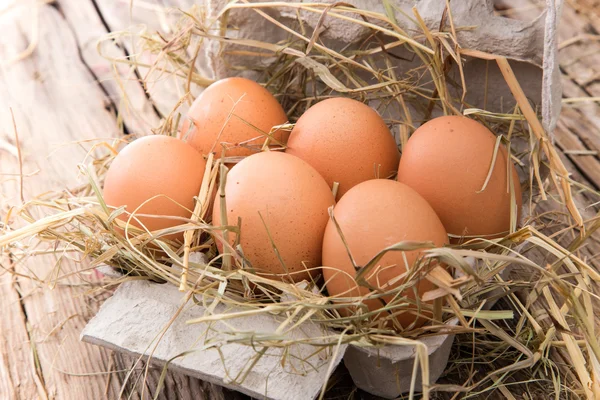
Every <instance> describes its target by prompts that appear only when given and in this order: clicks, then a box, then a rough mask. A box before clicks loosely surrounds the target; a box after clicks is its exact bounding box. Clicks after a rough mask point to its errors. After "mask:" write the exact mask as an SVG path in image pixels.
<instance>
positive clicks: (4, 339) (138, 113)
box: [0, 0, 230, 400]
mask: <svg viewBox="0 0 600 400" xmlns="http://www.w3.org/2000/svg"><path fill="white" fill-rule="evenodd" d="M0 4H1V3H0ZM0 18H1V19H0V26H2V28H3V35H2V37H1V38H0V62H1V67H0V68H1V70H0V93H2V96H0V142H1V143H2V146H1V148H2V150H1V154H0V172H1V174H2V178H1V185H2V189H1V199H2V207H3V208H2V210H3V212H2V220H3V222H4V220H5V219H6V218H7V217H8V215H7V211H8V210H9V207H10V206H11V205H16V204H18V203H19V202H20V179H19V163H18V158H17V152H16V148H17V147H16V142H15V136H14V133H13V129H12V120H11V114H10V108H12V109H13V110H14V114H15V119H16V123H17V126H18V132H19V138H20V148H21V150H22V157H23V173H24V175H25V178H24V182H23V192H24V197H25V199H26V200H27V199H31V198H32V197H33V196H34V195H37V194H39V193H41V192H44V191H46V190H50V189H57V188H62V187H69V186H73V185H74V184H75V183H76V182H77V181H78V177H77V168H76V167H77V163H79V162H80V161H81V160H82V159H83V157H84V156H85V154H86V151H87V149H89V148H90V147H91V145H92V142H90V143H83V144H82V145H81V146H80V145H77V144H75V142H78V141H82V140H83V141H85V140H88V139H105V140H106V139H110V138H116V137H119V136H120V135H121V132H120V131H119V128H118V126H117V123H116V107H119V106H120V104H119V96H118V95H117V93H118V92H117V90H118V88H117V87H116V86H115V85H114V83H112V82H110V81H108V80H107V78H109V77H111V73H110V70H109V69H108V67H107V65H104V64H103V63H102V60H101V59H100V58H99V57H98V56H97V55H96V54H95V42H96V41H97V39H98V38H99V37H101V36H102V35H105V34H106V33H107V30H106V27H105V26H104V25H103V23H102V18H101V17H100V15H99V14H98V13H97V12H96V8H95V7H94V3H93V2H91V1H87V0H86V1H79V0H78V1H74V0H73V1H60V2H58V3H56V4H54V5H48V4H42V3H41V2H39V1H38V2H34V1H31V2H25V1H24V2H18V3H15V6H13V7H12V9H9V10H8V11H4V12H3V13H2V15H1V16H0ZM36 31H37V32H36ZM35 41H37V46H36V47H35V51H34V52H33V53H32V54H31V55H30V56H28V57H25V58H24V59H23V60H21V61H19V62H10V61H11V60H13V59H14V58H15V57H16V56H18V54H20V53H21V52H22V51H24V50H25V49H26V48H27V47H28V46H29V44H30V43H32V42H35ZM118 50H119V49H118V48H116V47H114V48H113V49H112V51H114V52H116V51H118ZM121 55H123V54H121ZM127 73H128V71H124V72H123V75H122V77H125V78H126V77H127V75H126V74H127ZM128 82H129V83H128V84H127V86H126V87H127V89H128V93H129V96H130V99H133V101H132V102H133V104H134V108H133V109H132V112H130V113H128V112H124V113H123V114H124V123H125V127H126V128H125V130H126V131H135V132H137V133H141V134H143V133H144V132H147V131H148V130H149V128H150V127H151V126H155V125H156V122H157V121H158V117H157V115H156V113H155V112H154V110H153V108H152V105H151V103H150V102H149V101H148V99H147V98H146V96H145V95H144V91H143V89H142V88H141V86H140V85H139V83H138V82H137V81H136V80H135V79H133V80H130V81H128ZM135 85H137V87H136V86H135ZM8 219H9V220H10V218H8ZM57 262H58V260H57V258H56V257H55V256H39V257H36V258H35V259H33V260H29V261H27V262H24V263H19V262H17V260H9V259H2V270H1V272H0V274H1V276H0V283H1V286H0V306H1V307H2V310H3V318H1V319H0V320H1V322H0V349H1V350H2V358H0V398H1V399H13V398H14V399H36V398H42V399H43V398H50V399H77V400H79V399H102V398H108V399H117V398H119V397H120V393H121V388H122V386H123V382H124V380H125V378H126V374H127V370H128V369H129V368H130V367H131V366H132V365H133V363H134V362H135V361H136V360H135V359H131V358H129V357H124V356H122V355H120V354H117V353H112V352H110V351H107V350H105V349H102V348H100V347H97V346H91V345H87V344H83V343H81V342H80V341H79V334H80V332H81V329H82V328H83V326H84V325H85V323H86V321H87V320H88V319H89V318H90V317H91V316H92V315H93V314H94V313H95V311H96V310H97V308H98V306H99V304H100V302H101V300H102V299H103V298H104V297H105V296H104V295H103V294H102V293H99V294H97V295H95V296H89V295H88V294H87V293H86V292H84V289H82V288H81V287H80V286H78V285H77V283H78V282H81V279H84V280H86V281H93V280H94V279H95V278H94V275H93V274H85V273H83V274H79V275H78V276H72V277H71V278H69V279H68V280H66V281H63V282H62V283H61V284H60V285H59V286H57V287H56V288H54V290H51V291H50V290H47V289H46V290H39V289H40V288H39V285H38V284H37V283H36V282H35V281H33V280H30V279H26V278H15V277H13V275H12V274H11V273H9V272H8V271H7V270H9V269H11V268H12V269H14V270H15V271H17V272H24V271H26V270H27V271H29V273H31V271H33V272H35V274H36V275H37V276H38V277H39V278H40V279H46V278H48V274H49V273H50V271H51V270H53V269H54V265H55V264H56V263H57ZM60 262H61V270H60V274H61V275H67V274H69V273H70V272H72V271H75V270H76V269H82V268H85V266H86V264H85V263H84V264H80V263H79V264H78V263H76V262H73V261H70V260H68V259H67V258H64V259H62V260H60ZM85 290H87V288H86V289H85ZM143 371H144V364H140V365H139V367H138V368H137V369H136V370H135V372H134V373H133V374H132V376H131V377H130V381H129V382H130V383H129V384H127V385H125V389H124V392H123V395H122V397H124V398H132V399H136V398H142V393H145V395H144V396H143V397H144V398H151V396H152V395H154V392H155V388H156V385H157V382H158V378H159V375H160V370H156V369H154V368H151V369H150V374H149V375H150V376H149V380H147V381H146V382H143V380H142V379H139V377H140V375H141V374H142V373H143ZM224 393H225V392H224V391H223V389H221V388H220V387H218V386H213V385H209V384H205V383H203V382H200V381H198V380H194V379H190V378H188V377H186V376H183V375H179V374H169V375H168V377H167V380H166V388H165V390H164V391H163V393H162V394H161V396H160V398H162V399H202V398H206V399H208V398H210V399H213V398H224V397H225V394H224ZM228 397H230V396H228Z"/></svg>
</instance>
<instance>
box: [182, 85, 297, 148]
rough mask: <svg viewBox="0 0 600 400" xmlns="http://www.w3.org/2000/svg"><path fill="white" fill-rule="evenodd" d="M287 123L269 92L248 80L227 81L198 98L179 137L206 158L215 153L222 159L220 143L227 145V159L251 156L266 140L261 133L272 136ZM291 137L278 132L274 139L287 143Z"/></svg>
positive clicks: (210, 87)
mask: <svg viewBox="0 0 600 400" xmlns="http://www.w3.org/2000/svg"><path fill="white" fill-rule="evenodd" d="M230 113H232V116H231V117H230V118H229V114H230ZM228 118H229V121H228V120H227V119H228ZM190 119H191V120H193V122H194V128H193V129H190ZM286 122H287V116H286V115H285V112H284V110H283V108H282V107H281V104H279V102H278V101H277V99H276V98H275V97H274V96H273V95H272V94H271V93H270V92H269V91H268V90H267V89H265V88H263V87H262V86H261V85H259V84H258V83H256V82H254V81H251V80H249V79H245V78H227V79H222V80H220V81H217V82H215V83H213V84H212V85H210V86H209V87H208V88H206V90H205V91H204V92H202V94H201V95H200V96H198V97H197V98H196V100H195V101H194V102H193V104H192V105H191V107H190V109H189V110H188V113H187V118H186V119H185V121H184V123H183V124H182V128H181V130H180V132H179V138H181V139H184V140H186V141H187V142H188V143H189V144H190V145H191V146H192V147H194V148H195V149H196V150H198V151H199V152H200V153H201V154H203V155H207V154H208V153H210V152H214V153H215V154H216V157H220V156H221V153H222V150H223V147H222V146H221V143H226V145H227V150H226V153H225V155H226V156H227V157H240V156H249V155H251V154H254V153H256V152H258V151H260V150H261V148H262V146H263V144H264V142H265V139H266V138H267V136H265V135H264V134H263V133H262V132H264V133H269V131H270V130H271V128H272V127H273V126H276V125H281V124H285V123H286ZM257 128H258V129H257ZM261 131H262V132H261ZM288 135H289V134H288V133H287V132H284V131H277V132H275V133H274V135H273V136H274V137H275V138H276V139H277V140H279V141H282V142H283V143H285V141H286V140H287V136H288ZM271 144H275V143H274V142H271Z"/></svg>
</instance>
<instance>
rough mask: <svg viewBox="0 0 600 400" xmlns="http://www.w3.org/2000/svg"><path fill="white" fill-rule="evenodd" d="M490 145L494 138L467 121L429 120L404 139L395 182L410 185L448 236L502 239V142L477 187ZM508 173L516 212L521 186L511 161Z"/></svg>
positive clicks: (505, 198) (506, 218)
mask: <svg viewBox="0 0 600 400" xmlns="http://www.w3.org/2000/svg"><path fill="white" fill-rule="evenodd" d="M495 143H496V136H495V135H494V134H493V133H492V132H490V131H489V130H488V129H487V128H486V127H485V126H483V125H481V124H480V123H478V122H476V121H474V120H472V119H469V118H465V117H460V116H448V117H440V118H435V119H433V120H431V121H429V122H427V123H426V124H424V125H423V126H421V127H420V128H419V129H417V130H416V131H415V133H414V134H413V135H412V136H411V138H410V139H409V140H408V142H407V144H406V147H405V148H404V151H403V153H402V159H401V160H400V166H399V170H398V181H399V182H402V183H405V184H407V185H408V186H410V187H412V188H413V189H415V190H416V191H417V192H418V193H419V194H420V195H421V196H423V197H424V198H425V200H427V201H428V202H429V204H431V206H432V207H433V209H434V210H435V211H436V213H437V214H438V215H439V217H440V219H441V220H442V222H443V224H444V226H445V227H446V231H447V232H448V233H449V234H451V235H453V236H466V237H486V238H496V237H502V236H504V235H505V234H507V233H508V231H509V229H510V215H511V197H510V192H509V190H508V187H509V186H508V182H507V181H508V174H507V171H508V168H507V151H506V148H505V147H504V146H503V145H500V147H499V151H498V153H497V157H496V162H495V163H494V166H493V169H492V175H491V178H490V180H489V182H488V183H487V185H486V186H485V190H483V191H481V189H482V188H483V186H484V182H485V180H486V176H487V175H488V172H489V171H490V166H491V165H492V157H493V153H494V146H495ZM510 171H511V174H512V181H513V182H514V186H513V187H514V195H515V199H516V204H517V208H516V210H518V211H520V210H521V204H522V199H521V186H520V184H519V176H518V175H517V171H516V169H515V167H514V165H513V163H512V162H510ZM517 221H518V219H517ZM458 240H459V239H458V238H454V239H453V241H458Z"/></svg>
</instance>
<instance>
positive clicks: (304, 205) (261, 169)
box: [212, 151, 334, 282]
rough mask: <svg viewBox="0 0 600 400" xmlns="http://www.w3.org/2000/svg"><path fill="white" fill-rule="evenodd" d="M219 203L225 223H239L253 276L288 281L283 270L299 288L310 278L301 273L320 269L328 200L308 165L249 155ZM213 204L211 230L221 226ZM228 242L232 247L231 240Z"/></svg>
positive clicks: (318, 177) (330, 198)
mask: <svg viewBox="0 0 600 400" xmlns="http://www.w3.org/2000/svg"><path fill="white" fill-rule="evenodd" d="M225 198H226V201H227V222H228V224H233V225H235V224H237V221H238V218H241V224H242V225H241V239H240V242H241V245H242V251H243V252H244V256H245V257H246V259H247V260H249V261H250V263H251V264H252V267H253V268H254V269H255V270H256V271H257V272H259V273H267V274H281V276H280V279H288V278H287V275H285V274H286V272H285V271H286V269H287V271H288V272H289V273H290V276H289V277H290V278H291V279H292V280H293V281H296V282H299V281H301V280H302V279H308V278H309V277H310V276H309V273H308V272H307V271H306V269H307V268H316V267H319V266H320V265H321V246H322V239H323V232H324V230H325V225H327V219H328V213H327V209H328V208H329V207H330V206H332V205H333V203H334V200H333V194H332V193H331V190H330V189H329V187H328V186H327V183H326V182H325V181H324V180H323V178H322V177H321V175H319V173H318V172H317V171H316V170H315V169H314V168H312V167H311V166H310V165H308V164H307V163H305V162H304V161H302V160H301V159H299V158H297V157H294V156H292V155H289V154H285V153H280V152H274V151H269V152H263V153H259V154H255V155H252V156H250V157H248V158H246V159H244V160H242V161H241V162H240V163H238V164H237V165H236V166H235V167H233V168H232V169H231V171H229V174H228V175H227V184H226V186H225ZM218 199H219V197H218V196H217V200H215V204H214V210H213V216H212V218H213V219H212V221H213V225H215V226H221V217H220V212H221V211H220V210H221V205H220V201H219V200H218ZM261 216H262V219H261ZM263 219H264V222H263ZM267 228H268V231H267ZM269 234H270V236H271V238H272V240H273V243H274V244H275V246H276V247H277V250H278V252H279V254H280V256H281V259H282V260H283V263H284V264H285V267H286V269H285V268H284V267H283V266H282V264H281V261H280V260H279V258H278V257H277V254H276V253H275V251H274V250H273V245H272V242H271V240H270V239H269ZM229 236H230V238H229V239H230V240H231V243H233V242H234V239H235V235H234V234H233V233H230V234H229ZM269 276H270V277H272V278H275V277H274V276H272V275H269Z"/></svg>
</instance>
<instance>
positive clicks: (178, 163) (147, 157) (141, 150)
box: [103, 135, 206, 239]
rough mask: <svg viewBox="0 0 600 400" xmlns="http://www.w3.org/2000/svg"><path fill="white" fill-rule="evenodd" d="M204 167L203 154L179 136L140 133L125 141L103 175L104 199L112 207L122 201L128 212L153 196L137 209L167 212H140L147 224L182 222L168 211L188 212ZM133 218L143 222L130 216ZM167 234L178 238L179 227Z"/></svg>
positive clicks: (177, 214)
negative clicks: (144, 134)
mask: <svg viewBox="0 0 600 400" xmlns="http://www.w3.org/2000/svg"><path fill="white" fill-rule="evenodd" d="M205 167H206V162H205V161H204V159H203V157H202V156H201V155H200V154H199V153H198V152H197V151H195V150H194V149H193V148H192V147H190V146H189V145H188V144H186V143H184V142H182V141H181V140H179V139H176V138H173V137H169V136H162V135H153V136H146V137H142V138H140V139H137V140H135V141H133V142H132V143H130V144H128V145H127V146H125V148H123V150H121V152H120V153H119V154H118V155H117V156H116V157H115V159H114V160H113V162H112V164H111V165H110V167H109V169H108V173H107V174H106V179H105V181H104V192H103V194H104V201H105V202H106V204H107V205H109V206H112V207H122V206H126V210H127V211H128V212H129V213H132V212H134V211H135V210H136V209H137V207H139V206H140V205H141V204H144V202H146V201H148V200H150V199H152V200H150V201H148V202H147V203H146V204H144V205H143V206H142V207H141V208H140V209H139V210H137V212H136V215H137V214H150V215H156V216H165V217H161V218H152V217H138V219H139V220H140V222H141V223H142V224H143V225H144V226H145V227H146V228H147V229H148V230H150V231H154V230H158V229H164V228H170V227H173V226H177V225H180V224H182V223H184V222H182V221H181V220H177V219H173V218H168V217H166V216H173V217H182V218H190V217H191V215H192V212H191V210H193V209H194V196H197V195H198V193H199V192H200V186H201V184H202V178H203V176H204V169H205ZM154 196H160V197H157V198H153V197H154ZM165 196H166V197H165ZM177 203H179V205H178V204H177ZM128 217H129V215H128V214H121V215H120V216H119V219H121V220H123V221H126V220H127V219H128ZM131 223H132V224H133V225H135V226H137V227H140V228H141V225H140V224H138V223H137V222H136V221H135V219H133V218H132V219H131ZM168 238H169V239H182V238H183V233H181V234H174V235H169V236H168Z"/></svg>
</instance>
